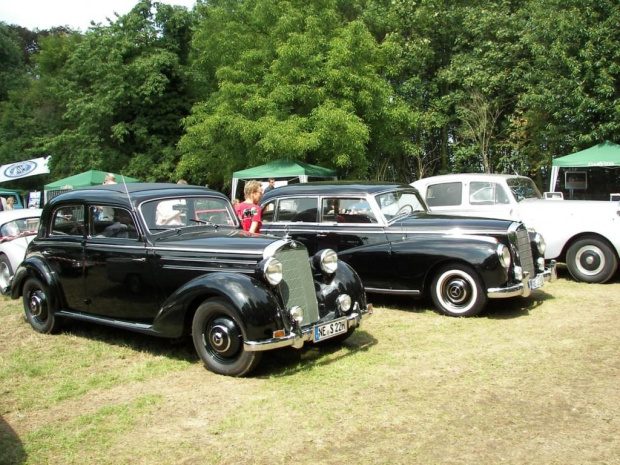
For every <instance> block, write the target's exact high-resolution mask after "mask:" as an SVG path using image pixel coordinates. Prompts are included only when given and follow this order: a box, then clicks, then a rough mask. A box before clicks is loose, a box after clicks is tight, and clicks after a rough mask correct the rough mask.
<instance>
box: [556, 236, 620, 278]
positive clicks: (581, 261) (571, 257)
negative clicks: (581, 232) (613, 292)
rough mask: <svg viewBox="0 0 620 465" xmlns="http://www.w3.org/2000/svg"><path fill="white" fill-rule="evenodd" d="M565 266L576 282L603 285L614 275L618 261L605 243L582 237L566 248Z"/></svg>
mask: <svg viewBox="0 0 620 465" xmlns="http://www.w3.org/2000/svg"><path fill="white" fill-rule="evenodd" d="M566 265H567V267H568V271H569V272H570V274H571V275H572V277H573V278H575V279H576V280H577V281H583V282H586V283H605V282H607V281H609V280H610V279H611V278H612V277H613V276H614V274H615V273H616V270H617V269H618V259H617V257H616V254H615V253H614V251H613V249H612V248H611V247H610V246H609V245H608V244H607V243H606V242H605V241H602V240H600V239H597V238H594V237H584V238H582V239H579V240H578V241H575V242H574V243H573V244H571V246H570V247H569V248H568V252H567V254H566Z"/></svg>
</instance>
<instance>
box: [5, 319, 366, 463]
mask: <svg viewBox="0 0 620 465" xmlns="http://www.w3.org/2000/svg"><path fill="white" fill-rule="evenodd" d="M63 332H64V333H66V334H72V335H74V336H76V337H81V338H85V339H89V340H93V341H99V342H105V343H106V344H112V345H115V346H118V347H129V348H130V349H132V350H135V351H136V352H148V353H150V354H152V355H154V356H162V357H168V358H171V359H174V360H179V361H184V362H189V363H200V364H202V361H201V360H200V357H198V354H197V353H196V350H195V349H194V344H193V342H192V339H191V337H189V336H188V337H183V338H179V339H165V338H159V337H155V336H148V335H145V334H140V333H135V332H132V331H127V330H123V329H120V328H113V327H108V326H101V325H97V324H95V323H90V322H84V321H77V320H71V321H68V322H67V323H66V324H65V325H63ZM376 343H377V340H376V339H375V338H374V337H373V336H372V335H370V334H369V333H367V332H366V331H363V330H360V329H356V330H355V332H354V333H353V334H352V335H351V336H350V337H349V338H348V339H347V340H346V341H344V342H341V343H331V341H329V340H326V341H324V342H322V343H320V344H312V343H306V344H304V347H303V348H301V349H294V348H290V347H286V348H283V349H278V350H273V351H266V352H264V353H263V360H262V361H261V363H260V364H259V365H258V367H257V369H256V370H255V371H254V372H252V373H251V374H250V375H249V376H250V377H269V376H289V375H292V374H294V373H296V372H299V371H303V370H310V369H312V368H313V367H316V366H322V365H327V364H331V363H336V362H338V360H339V359H342V358H345V357H348V356H350V355H354V354H355V353H357V352H359V351H365V350H368V349H369V348H370V347H371V346H373V345H375V344H376ZM0 465H1V464H0Z"/></svg>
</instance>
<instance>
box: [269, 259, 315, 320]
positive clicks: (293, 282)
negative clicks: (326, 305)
mask: <svg viewBox="0 0 620 465" xmlns="http://www.w3.org/2000/svg"><path fill="white" fill-rule="evenodd" d="M274 257H275V258H277V259H278V260H280V262H282V269H283V278H282V282H281V283H280V285H279V287H280V292H281V293H282V298H283V300H284V305H285V307H286V308H287V309H289V308H291V307H293V306H295V305H299V306H300V307H301V308H302V309H303V311H304V319H303V322H302V325H307V324H310V323H314V322H316V321H318V320H319V305H318V303H317V301H316V293H315V290H314V278H313V276H312V270H311V269H310V263H309V261H308V252H307V251H306V249H297V250H296V249H292V248H282V249H280V250H278V251H276V253H275V255H274Z"/></svg>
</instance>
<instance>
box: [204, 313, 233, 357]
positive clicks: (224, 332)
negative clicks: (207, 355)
mask: <svg viewBox="0 0 620 465" xmlns="http://www.w3.org/2000/svg"><path fill="white" fill-rule="evenodd" d="M206 329H207V330H206V331H205V334H204V338H205V341H204V342H205V347H206V348H207V350H208V351H209V352H211V354H212V355H213V356H215V357H217V358H229V357H234V356H235V355H236V354H237V353H238V352H239V350H241V333H240V332H239V329H238V327H237V325H236V324H235V322H234V321H233V320H231V319H229V318H225V317H218V318H215V319H214V320H212V321H211V323H210V324H209V325H207V328H206Z"/></svg>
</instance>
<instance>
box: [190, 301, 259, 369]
mask: <svg viewBox="0 0 620 465" xmlns="http://www.w3.org/2000/svg"><path fill="white" fill-rule="evenodd" d="M192 338H193V340H194V347H196V352H198V355H199V356H200V358H201V359H202V361H203V362H204V364H205V366H206V367H207V369H209V370H210V371H213V372H214V373H218V374H221V375H227V376H243V375H246V374H248V373H249V372H250V371H252V370H253V369H254V368H256V366H257V365H258V363H259V362H260V359H261V356H262V354H261V353H260V352H247V351H246V350H244V348H243V333H242V331H241V328H240V326H239V324H238V323H237V321H236V319H235V312H234V311H233V310H232V308H231V307H230V304H229V303H228V302H226V301H224V300H221V299H210V300H207V301H205V302H204V303H203V304H201V305H200V307H198V309H197V310H196V314H195V315H194V320H193V322H192Z"/></svg>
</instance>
